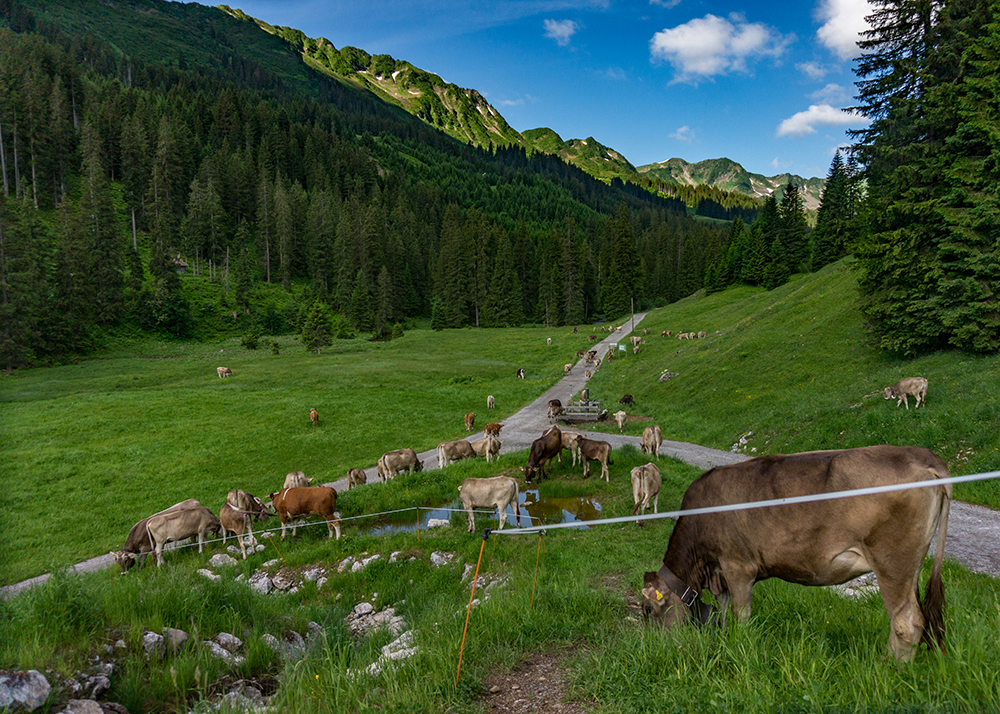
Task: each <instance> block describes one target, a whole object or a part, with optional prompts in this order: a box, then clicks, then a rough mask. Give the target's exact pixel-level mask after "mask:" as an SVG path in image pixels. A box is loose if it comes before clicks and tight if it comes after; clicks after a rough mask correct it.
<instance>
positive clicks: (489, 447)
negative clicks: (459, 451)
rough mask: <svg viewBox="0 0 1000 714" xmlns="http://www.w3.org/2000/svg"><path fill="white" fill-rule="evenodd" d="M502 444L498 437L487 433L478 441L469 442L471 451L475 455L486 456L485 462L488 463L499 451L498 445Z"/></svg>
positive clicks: (493, 459) (494, 458)
mask: <svg viewBox="0 0 1000 714" xmlns="http://www.w3.org/2000/svg"><path fill="white" fill-rule="evenodd" d="M502 445H503V442H502V441H500V439H498V438H496V437H495V436H491V435H489V434H487V435H486V436H485V437H484V438H482V439H480V440H479V441H473V442H472V443H471V444H470V446H471V447H472V451H473V453H474V454H475V455H476V456H485V457H486V463H490V462H491V461H495V460H496V458H497V454H499V453H500V447H501V446H502Z"/></svg>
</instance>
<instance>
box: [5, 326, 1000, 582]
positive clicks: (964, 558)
mask: <svg viewBox="0 0 1000 714" xmlns="http://www.w3.org/2000/svg"><path fill="white" fill-rule="evenodd" d="M645 316H646V313H640V314H637V315H636V316H635V322H634V324H638V323H639V321H640V320H642V318H644V317H645ZM631 331H632V326H631V325H630V324H629V323H625V324H624V325H623V326H622V329H621V331H616V332H614V333H612V334H611V335H610V336H608V337H606V338H605V339H604V340H602V341H601V342H599V343H598V344H597V346H596V347H594V348H593V349H596V350H597V351H598V356H599V357H601V358H602V360H603V359H604V357H605V353H606V352H607V350H608V349H610V345H611V344H612V343H615V342H621V341H624V340H625V338H626V337H627V336H628V335H629V333H630V332H631ZM585 370H586V367H585V366H584V363H583V360H580V361H579V362H578V363H577V364H575V365H574V366H573V369H572V370H571V372H570V374H568V375H567V376H565V377H563V378H562V379H560V380H559V381H558V382H557V383H556V384H555V385H554V386H553V387H552V388H550V389H549V390H548V391H546V392H545V393H544V394H543V395H541V396H540V397H539V398H538V399H536V400H535V401H533V402H532V403H531V404H529V405H528V406H526V407H524V408H523V409H521V410H520V411H518V412H516V413H515V414H512V415H510V416H509V417H507V418H506V419H505V420H504V421H503V423H504V428H503V434H502V436H503V448H502V449H501V453H509V452H512V451H520V450H523V449H527V448H528V447H530V446H531V442H532V441H534V440H535V439H537V438H538V436H539V435H541V433H542V432H543V431H545V430H546V429H547V428H548V427H549V426H551V422H549V419H548V405H549V400H550V399H559V400H560V401H561V402H563V403H564V404H565V403H567V402H568V401H569V400H570V397H572V396H573V395H574V394H576V393H577V392H579V391H580V390H581V389H583V387H585V386H586V383H587V380H586V378H585V376H584V371H585ZM608 411H611V412H613V411H617V409H612V408H610V406H609V408H608ZM483 436H484V434H483V433H482V432H479V433H477V434H474V435H471V436H468V437H467V438H468V439H469V440H472V441H475V440H476V439H482V438H483ZM601 438H602V439H604V440H606V441H608V442H609V443H610V444H611V446H612V447H614V448H617V447H619V446H622V445H623V444H632V445H634V446H636V447H637V448H638V447H639V445H640V442H641V439H640V438H639V437H637V436H623V435H617V434H602V436H601ZM660 453H661V454H663V455H664V456H670V457H672V458H675V459H678V460H680V461H683V462H685V463H688V464H691V465H693V466H697V467H699V468H702V469H706V470H707V469H709V468H711V467H713V466H721V465H723V464H732V463H736V462H738V461H743V460H745V459H747V458H749V457H747V456H745V455H743V454H734V453H731V452H728V451H721V450H719V449H710V448H708V447H705V446H698V445H697V444H689V443H686V442H683V441H664V442H663V444H662V446H661V447H660ZM419 457H420V459H421V460H422V461H423V462H424V468H425V469H434V468H437V466H438V463H437V451H436V449H432V450H430V451H424V452H423V453H421V454H419ZM365 473H366V474H367V476H368V480H369V482H372V481H373V480H375V479H377V478H378V475H377V473H376V471H375V467H374V466H372V467H371V468H369V469H366V471H365ZM325 485H327V486H333V487H334V488H336V489H337V490H338V491H342V490H346V489H347V479H346V477H345V478H343V479H340V480H338V481H334V482H332V483H328V484H325ZM945 555H946V557H947V558H949V559H951V560H956V561H958V562H959V563H961V564H962V565H963V566H965V567H966V568H968V569H969V570H971V571H973V572H976V573H983V574H985V575H989V576H991V577H994V578H997V577H1000V511H994V510H991V509H989V508H984V507H982V506H974V505H972V504H969V503H963V502H962V501H953V502H952V505H951V517H950V519H949V521H948V537H947V539H946V541H945ZM111 563H112V559H111V556H110V555H101V556H98V557H96V558H91V559H90V560H86V561H84V562H82V563H78V564H77V565H75V566H73V570H76V571H80V572H92V571H95V570H101V569H103V568H107V567H109V566H110V565H111ZM48 577H49V576H48V574H45V575H40V576H38V577H37V578H31V579H30V580H25V581H23V582H20V583H15V584H13V585H8V586H4V587H3V588H0V596H2V597H5V598H6V597H10V596H11V595H16V594H17V593H19V592H21V591H22V590H24V589H26V588H29V587H32V586H34V585H39V584H41V583H44V582H45V581H46V580H48Z"/></svg>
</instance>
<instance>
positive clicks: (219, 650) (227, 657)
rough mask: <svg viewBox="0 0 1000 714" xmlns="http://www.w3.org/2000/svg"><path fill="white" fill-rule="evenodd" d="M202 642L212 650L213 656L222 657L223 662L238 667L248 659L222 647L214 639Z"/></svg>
mask: <svg viewBox="0 0 1000 714" xmlns="http://www.w3.org/2000/svg"><path fill="white" fill-rule="evenodd" d="M202 644H203V645H205V647H207V648H208V650H209V652H211V654H212V656H213V657H215V658H216V659H221V660H222V661H223V662H225V663H226V664H228V665H230V666H232V667H238V666H240V665H241V664H243V663H244V662H245V661H246V660H245V658H244V657H242V656H241V655H237V654H233V653H232V652H230V651H229V650H227V649H226V648H224V647H222V646H221V645H219V644H218V643H216V642H213V641H212V640H205V641H204V642H202Z"/></svg>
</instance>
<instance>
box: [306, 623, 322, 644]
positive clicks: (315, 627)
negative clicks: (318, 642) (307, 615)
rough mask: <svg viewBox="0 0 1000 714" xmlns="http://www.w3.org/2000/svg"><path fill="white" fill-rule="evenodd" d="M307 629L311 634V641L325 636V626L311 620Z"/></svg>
mask: <svg viewBox="0 0 1000 714" xmlns="http://www.w3.org/2000/svg"><path fill="white" fill-rule="evenodd" d="M306 627H307V628H309V634H308V635H307V637H308V638H309V639H313V638H314V637H319V636H320V635H322V634H323V626H322V625H321V624H319V623H318V622H313V621H312V620H310V621H309V622H308V623H306Z"/></svg>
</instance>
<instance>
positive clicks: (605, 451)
mask: <svg viewBox="0 0 1000 714" xmlns="http://www.w3.org/2000/svg"><path fill="white" fill-rule="evenodd" d="M579 444H580V459H581V460H582V461H583V477H584V478H587V477H588V476H589V475H590V462H591V461H600V462H601V476H603V477H604V480H605V481H606V482H607V483H611V474H610V473H609V472H608V465H611V466H614V465H615V462H614V461H612V460H611V444H609V443H608V442H606V441H597V440H596V439H580V442H579Z"/></svg>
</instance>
